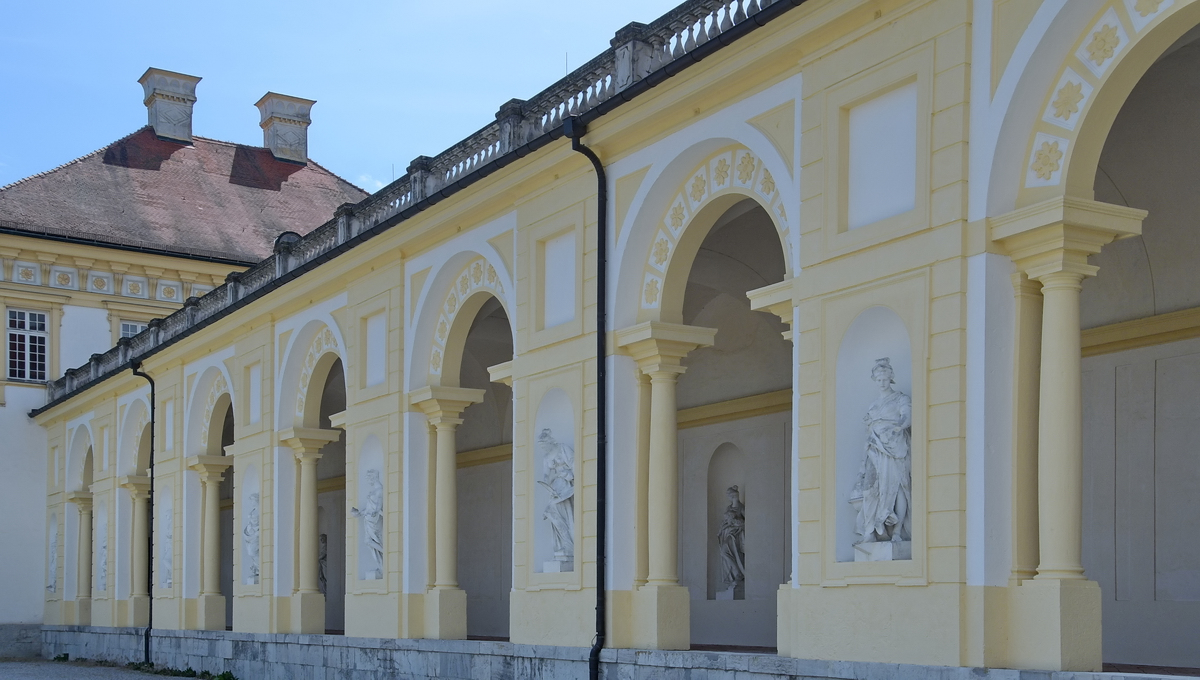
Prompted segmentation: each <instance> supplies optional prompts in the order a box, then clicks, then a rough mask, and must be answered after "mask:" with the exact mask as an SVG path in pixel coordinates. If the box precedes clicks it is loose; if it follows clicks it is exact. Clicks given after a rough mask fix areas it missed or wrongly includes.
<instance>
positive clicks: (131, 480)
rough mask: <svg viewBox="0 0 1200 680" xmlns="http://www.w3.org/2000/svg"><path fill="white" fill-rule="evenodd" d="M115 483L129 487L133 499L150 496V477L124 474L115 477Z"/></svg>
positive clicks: (138, 499) (137, 499)
mask: <svg viewBox="0 0 1200 680" xmlns="http://www.w3.org/2000/svg"><path fill="white" fill-rule="evenodd" d="M117 484H119V485H120V486H122V487H124V488H126V489H129V495H131V496H133V500H135V501H140V500H142V499H145V498H149V497H150V478H149V477H146V476H145V475H126V476H124V477H118V478H117Z"/></svg>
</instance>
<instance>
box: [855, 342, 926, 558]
mask: <svg viewBox="0 0 1200 680" xmlns="http://www.w3.org/2000/svg"><path fill="white" fill-rule="evenodd" d="M895 377H896V376H895V372H894V371H893V370H892V364H891V361H890V360H889V359H888V358H887V357H884V358H883V359H876V360H875V366H874V368H872V369H871V379H872V380H874V381H875V384H876V385H878V386H879V397H878V398H877V399H876V400H875V401H874V402H872V403H871V406H870V408H868V409H867V413H866V415H864V416H863V422H864V423H865V424H866V427H867V450H866V456H865V457H864V458H863V462H862V466H861V467H860V468H859V473H858V481H857V483H856V484H855V485H854V490H853V491H852V492H851V493H850V503H851V504H853V505H855V507H856V508H857V510H858V516H857V518H856V520H855V530H856V531H857V533H858V535H859V536H860V537H861V540H860V541H859V543H858V544H856V545H862V544H865V543H882V542H887V541H890V542H893V543H901V542H904V541H910V540H912V455H911V453H912V399H911V398H909V396H908V395H907V394H904V393H903V392H899V391H897V390H895V389H893V388H892V385H894V384H895V382H896V380H895ZM910 554H911V553H910ZM890 555H891V556H890V557H886V558H872V559H897V557H896V553H890ZM899 559H907V558H903V557H900V558H899Z"/></svg>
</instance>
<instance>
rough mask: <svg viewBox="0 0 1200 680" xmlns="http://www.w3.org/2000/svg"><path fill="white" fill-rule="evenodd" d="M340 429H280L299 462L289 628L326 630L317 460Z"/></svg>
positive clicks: (317, 631) (294, 631) (305, 631)
mask: <svg viewBox="0 0 1200 680" xmlns="http://www.w3.org/2000/svg"><path fill="white" fill-rule="evenodd" d="M341 434H342V433H341V431H340V430H322V429H317V428H299V427H297V428H291V429H289V430H285V431H284V432H281V433H280V440H281V442H282V443H283V444H284V445H285V446H289V447H291V449H292V452H293V453H294V454H295V456H296V462H297V463H299V466H300V471H299V472H300V474H298V475H297V476H296V477H297V480H296V481H297V486H296V495H297V497H298V499H299V504H298V507H297V511H298V517H297V526H298V531H297V534H296V565H297V573H298V577H299V580H298V581H297V583H296V590H295V593H294V594H293V596H292V620H291V631H290V632H293V633H316V634H321V633H324V632H325V596H324V595H322V594H321V587H320V582H319V573H318V569H319V565H318V550H317V533H318V532H317V461H319V460H320V459H321V449H322V448H324V447H325V446H326V445H328V444H330V443H331V442H335V441H337V440H338V439H339V438H340V437H341Z"/></svg>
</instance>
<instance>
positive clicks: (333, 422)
mask: <svg viewBox="0 0 1200 680" xmlns="http://www.w3.org/2000/svg"><path fill="white" fill-rule="evenodd" d="M346 413H347V412H346V411H338V412H337V413H331V414H329V426H330V427H332V428H334V429H335V430H344V429H346Z"/></svg>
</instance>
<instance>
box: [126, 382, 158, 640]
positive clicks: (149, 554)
mask: <svg viewBox="0 0 1200 680" xmlns="http://www.w3.org/2000/svg"><path fill="white" fill-rule="evenodd" d="M129 367H130V368H131V369H133V374H134V375H136V376H138V377H139V378H145V379H146V382H148V383H150V470H149V472H148V474H149V475H150V497H149V498H147V499H146V538H147V539H148V540H149V541H150V545H148V546H147V547H146V561H148V562H149V564H147V565H146V577H147V578H148V579H150V583H148V584H147V587H146V592H147V594H148V595H149V597H148V598H147V601H148V602H147V610H146V634H145V654H146V657H145V661H146V663H150V631H151V630H152V629H153V628H154V407H155V405H156V404H157V403H158V401H157V400H156V399H155V395H154V378H151V377H150V376H149V375H147V374H145V373H143V372H142V362H141V361H138V360H137V359H134V360H133V361H131V362H130V363H129Z"/></svg>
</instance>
